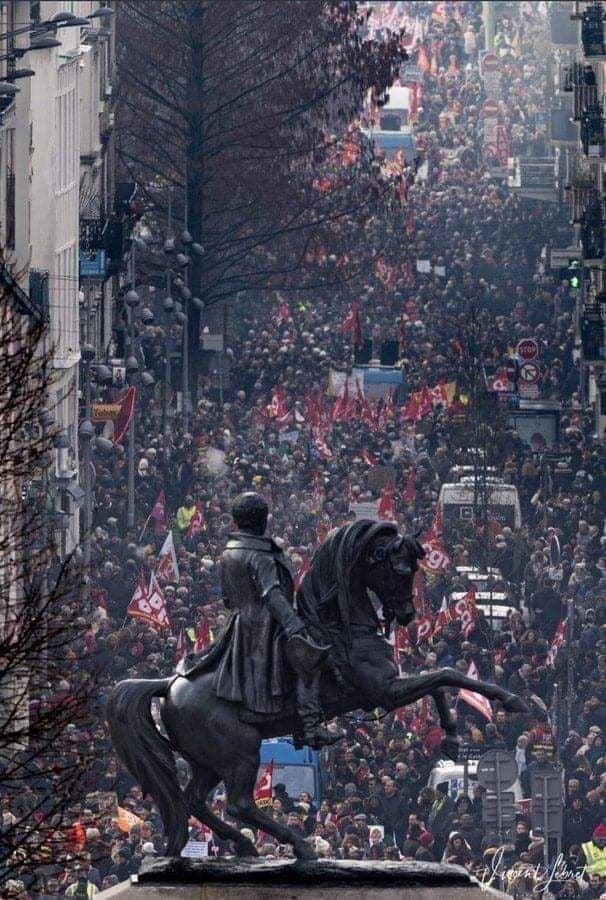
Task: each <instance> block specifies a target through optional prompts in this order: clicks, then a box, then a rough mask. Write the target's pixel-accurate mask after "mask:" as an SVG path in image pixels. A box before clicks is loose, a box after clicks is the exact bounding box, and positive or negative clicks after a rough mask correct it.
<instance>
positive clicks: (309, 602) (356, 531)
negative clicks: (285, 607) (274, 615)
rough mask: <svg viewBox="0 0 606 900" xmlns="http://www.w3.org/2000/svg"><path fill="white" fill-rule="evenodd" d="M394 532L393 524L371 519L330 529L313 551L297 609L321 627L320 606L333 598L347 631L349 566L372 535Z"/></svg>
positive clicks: (350, 566) (390, 534) (312, 623)
mask: <svg viewBox="0 0 606 900" xmlns="http://www.w3.org/2000/svg"><path fill="white" fill-rule="evenodd" d="M397 533H398V530H397V528H396V526H395V525H393V524H390V523H388V522H374V521H373V520H372V519H358V520H357V521H356V522H353V523H352V524H351V525H343V526H342V527H341V528H337V529H336V530H335V531H333V532H331V533H330V534H329V536H328V537H327V538H326V540H325V541H324V542H323V543H322V544H321V546H320V547H318V549H317V550H316V552H315V553H314V556H313V559H312V561H311V565H310V568H309V571H308V572H307V574H306V575H305V577H304V579H303V582H302V584H301V587H300V589H299V592H298V595H297V605H298V609H299V612H300V613H301V615H302V617H303V618H304V619H305V621H306V622H307V623H309V624H310V625H315V626H316V628H318V629H319V630H320V631H321V630H322V616H321V607H322V606H323V604H324V603H325V602H327V601H328V600H332V599H333V598H334V599H335V600H336V604H337V608H338V611H339V616H340V618H341V623H342V625H343V627H344V628H345V629H346V631H348V630H349V595H350V579H351V574H352V570H353V568H354V566H355V564H356V563H357V562H358V560H359V559H360V557H361V556H362V555H363V554H364V553H365V552H366V550H367V549H368V547H369V545H370V543H371V542H372V541H374V540H375V538H377V537H378V536H385V537H393V536H395V535H396V534H397Z"/></svg>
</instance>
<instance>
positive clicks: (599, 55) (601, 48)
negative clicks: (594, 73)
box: [581, 0, 606, 60]
mask: <svg viewBox="0 0 606 900" xmlns="http://www.w3.org/2000/svg"><path fill="white" fill-rule="evenodd" d="M581 43H582V45H583V55H584V56H585V58H586V59H595V60H606V46H605V44H604V10H603V7H602V3H601V0H595V2H593V3H591V5H589V6H587V7H586V8H585V9H584V10H583V12H582V14H581Z"/></svg>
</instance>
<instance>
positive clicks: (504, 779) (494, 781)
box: [476, 750, 518, 791]
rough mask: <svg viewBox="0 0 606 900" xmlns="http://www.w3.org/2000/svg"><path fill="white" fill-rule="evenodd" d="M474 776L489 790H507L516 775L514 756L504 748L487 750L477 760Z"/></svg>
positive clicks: (516, 767) (516, 766) (516, 765)
mask: <svg viewBox="0 0 606 900" xmlns="http://www.w3.org/2000/svg"><path fill="white" fill-rule="evenodd" d="M476 777H477V779H478V781H479V782H480V784H481V785H483V786H484V787H485V788H486V789H487V790H489V791H496V790H497V788H498V789H499V790H501V791H505V790H507V788H508V787H510V786H511V785H512V784H513V783H514V781H515V780H516V778H517V777H518V764H517V763H516V758H515V756H514V755H513V753H508V752H507V751H506V750H489V751H488V752H487V753H485V754H484V755H483V756H481V757H480V759H479V761H478V771H477V776H476Z"/></svg>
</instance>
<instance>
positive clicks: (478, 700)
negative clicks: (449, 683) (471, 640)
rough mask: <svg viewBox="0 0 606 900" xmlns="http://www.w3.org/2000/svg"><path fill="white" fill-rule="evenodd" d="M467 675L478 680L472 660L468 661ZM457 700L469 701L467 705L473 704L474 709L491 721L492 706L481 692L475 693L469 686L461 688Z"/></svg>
mask: <svg viewBox="0 0 606 900" xmlns="http://www.w3.org/2000/svg"><path fill="white" fill-rule="evenodd" d="M467 677H468V678H473V680H474V681H478V670H477V669H476V666H475V663H474V662H473V660H472V662H470V663H469V668H468V670H467ZM459 700H464V701H465V703H469V705H470V706H473V708H474V709H477V711H478V712H479V713H482V715H483V716H484V717H485V718H486V719H488V721H489V722H491V721H492V707H491V705H490V700H489V699H488V697H485V696H484V695H483V694H477V693H476V692H475V691H472V690H470V689H469V688H462V689H461V690H460V691H459Z"/></svg>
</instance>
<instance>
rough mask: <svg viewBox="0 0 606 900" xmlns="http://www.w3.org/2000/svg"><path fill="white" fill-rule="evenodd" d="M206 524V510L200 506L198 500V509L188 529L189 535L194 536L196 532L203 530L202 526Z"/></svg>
mask: <svg viewBox="0 0 606 900" xmlns="http://www.w3.org/2000/svg"><path fill="white" fill-rule="evenodd" d="M203 525H204V510H203V509H202V507H201V506H200V503H199V502H198V501H197V500H196V511H195V512H194V514H193V516H192V517H191V519H190V520H189V527H188V529H187V532H186V534H187V537H193V536H194V535H195V534H198V532H199V531H202V527H203Z"/></svg>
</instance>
